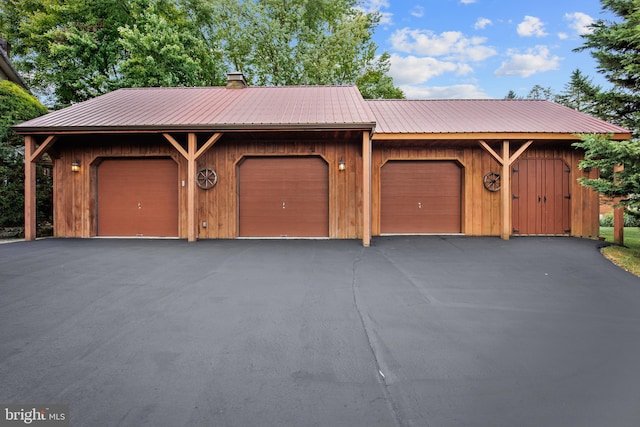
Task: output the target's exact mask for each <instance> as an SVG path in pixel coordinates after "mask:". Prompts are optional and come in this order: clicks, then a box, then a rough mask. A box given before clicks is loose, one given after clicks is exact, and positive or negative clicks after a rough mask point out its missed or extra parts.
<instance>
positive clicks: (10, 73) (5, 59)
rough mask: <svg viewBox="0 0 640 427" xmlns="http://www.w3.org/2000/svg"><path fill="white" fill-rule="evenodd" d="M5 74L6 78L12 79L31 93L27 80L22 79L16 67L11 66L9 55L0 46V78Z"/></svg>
mask: <svg viewBox="0 0 640 427" xmlns="http://www.w3.org/2000/svg"><path fill="white" fill-rule="evenodd" d="M3 75H4V76H6V78H7V80H9V81H12V82H13V83H15V84H17V85H18V86H22V87H23V88H24V89H25V90H26V91H27V92H29V93H31V89H29V86H28V85H27V82H25V81H24V79H23V78H22V76H21V75H20V74H19V73H18V71H17V70H16V68H15V67H14V66H13V63H12V62H11V59H9V55H7V53H6V52H5V51H4V49H2V48H1V47H0V80H2V78H1V77H2V76H3Z"/></svg>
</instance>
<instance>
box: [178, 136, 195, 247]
mask: <svg viewBox="0 0 640 427" xmlns="http://www.w3.org/2000/svg"><path fill="white" fill-rule="evenodd" d="M181 148H182V147H181ZM197 148H198V139H197V135H196V134H195V133H190V134H188V136H187V149H188V152H187V240H188V241H189V242H195V241H196V240H197V238H198V236H197V221H196V212H197V211H196V151H197Z"/></svg>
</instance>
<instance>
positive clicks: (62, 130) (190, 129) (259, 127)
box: [13, 122, 375, 135]
mask: <svg viewBox="0 0 640 427" xmlns="http://www.w3.org/2000/svg"><path fill="white" fill-rule="evenodd" d="M373 128H375V123H373V122H371V123H337V124H336V123H312V124H286V125H283V124H249V125H244V124H242V125H238V124H229V125H189V126H126V127H124V126H123V127H113V126H110V127H105V126H86V127H85V126H83V127H56V126H50V127H26V126H20V125H17V126H14V127H13V130H14V131H15V132H16V133H18V134H20V135H79V134H98V133H100V134H119V133H120V134H123V133H171V132H180V133H198V132H294V131H295V132H300V131H305V132H321V131H332V130H340V131H347V130H355V131H358V130H359V131H368V132H371V131H372V130H373Z"/></svg>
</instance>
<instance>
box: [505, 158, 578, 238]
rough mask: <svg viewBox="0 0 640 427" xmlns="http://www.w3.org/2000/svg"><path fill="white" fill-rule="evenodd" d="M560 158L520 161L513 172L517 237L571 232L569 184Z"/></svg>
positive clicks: (513, 209)
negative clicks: (518, 235)
mask: <svg viewBox="0 0 640 427" xmlns="http://www.w3.org/2000/svg"><path fill="white" fill-rule="evenodd" d="M569 178H570V177H569V173H568V169H567V166H566V165H565V163H564V161H562V160H560V159H521V160H519V161H518V162H516V164H515V165H514V167H513V169H512V192H513V201H512V223H513V232H514V233H515V234H565V233H568V232H570V221H571V218H570V195H569V188H570V181H569Z"/></svg>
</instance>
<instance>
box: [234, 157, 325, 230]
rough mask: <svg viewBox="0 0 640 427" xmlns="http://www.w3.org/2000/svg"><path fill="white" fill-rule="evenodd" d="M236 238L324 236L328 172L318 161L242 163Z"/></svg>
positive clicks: (261, 159)
mask: <svg viewBox="0 0 640 427" xmlns="http://www.w3.org/2000/svg"><path fill="white" fill-rule="evenodd" d="M239 173H240V183H239V185H240V236H242V237H328V235H329V171H328V169H327V163H326V162H325V161H324V160H322V159H321V158H319V157H255V158H247V159H245V160H244V161H243V162H242V163H241V165H240V172H239Z"/></svg>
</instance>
